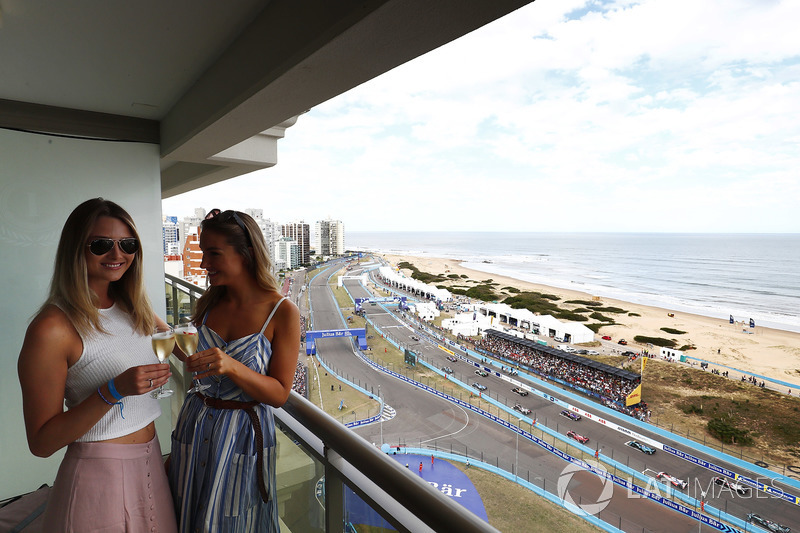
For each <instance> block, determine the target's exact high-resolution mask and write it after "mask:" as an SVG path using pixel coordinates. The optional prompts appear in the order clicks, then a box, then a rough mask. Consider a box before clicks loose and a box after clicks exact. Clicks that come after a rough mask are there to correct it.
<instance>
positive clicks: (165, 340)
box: [150, 326, 175, 398]
mask: <svg viewBox="0 0 800 533" xmlns="http://www.w3.org/2000/svg"><path fill="white" fill-rule="evenodd" d="M152 343H153V352H155V354H156V357H158V360H159V362H161V363H163V362H164V361H166V360H167V358H169V355H170V354H171V353H172V349H173V348H175V332H174V331H173V330H172V328H171V327H169V326H167V327H166V328H165V327H164V326H156V327H155V328H154V330H153V336H152ZM174 393H175V391H173V390H170V389H164V385H161V386H160V387H159V388H158V390H157V391H153V392H151V393H150V396H152V397H153V398H167V397H169V396H172V395H173V394H174Z"/></svg>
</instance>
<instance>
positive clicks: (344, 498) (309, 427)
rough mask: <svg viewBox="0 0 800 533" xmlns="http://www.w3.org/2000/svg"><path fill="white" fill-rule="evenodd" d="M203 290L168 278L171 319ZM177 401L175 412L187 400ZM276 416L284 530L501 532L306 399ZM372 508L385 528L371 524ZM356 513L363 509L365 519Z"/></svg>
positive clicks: (176, 373) (179, 377) (294, 398)
mask: <svg viewBox="0 0 800 533" xmlns="http://www.w3.org/2000/svg"><path fill="white" fill-rule="evenodd" d="M202 293H203V289H201V288H198V287H197V286H194V285H192V284H190V283H187V282H185V281H183V280H181V279H178V278H175V277H174V276H170V275H167V276H166V298H167V315H168V320H169V321H170V322H171V323H175V322H179V321H180V319H181V318H182V317H186V316H189V315H191V311H192V309H193V308H194V302H195V301H196V299H197V298H199V297H200V296H201V295H202ZM180 367H182V365H178V367H176V368H174V369H173V377H174V378H175V379H176V381H177V382H178V383H179V386H178V387H175V388H176V389H178V391H183V390H186V387H185V386H184V385H185V384H186V383H185V381H186V380H185V379H184V375H183V370H182V368H180ZM176 396H178V397H177V398H176ZM176 396H173V409H172V410H173V412H176V411H177V409H179V408H180V405H181V403H182V401H183V399H182V397H180V396H179V394H176ZM275 418H276V424H277V428H276V429H277V442H278V445H277V448H278V459H277V465H278V466H277V472H276V479H277V487H278V495H277V496H278V505H279V510H280V517H281V521H282V524H281V526H282V528H283V531H297V532H300V531H302V532H314V531H321V532H337V533H338V532H340V531H348V532H349V531H358V530H361V529H362V527H361V526H364V527H366V528H368V530H369V531H376V530H377V531H382V530H385V529H390V528H394V529H397V530H398V531H408V532H414V533H417V532H426V531H436V532H439V531H441V532H444V531H447V532H449V531H459V532H497V530H496V529H495V528H494V527H492V526H490V525H489V524H488V523H486V522H485V521H483V520H482V519H480V518H478V517H477V516H476V515H474V514H472V513H471V512H469V511H468V510H467V509H465V508H464V507H463V506H461V505H459V504H458V503H456V502H455V501H453V500H451V499H450V498H449V497H448V496H445V495H444V494H442V493H441V492H439V491H437V490H435V489H434V488H433V487H431V486H430V485H429V484H428V483H426V482H425V481H424V480H423V479H421V478H420V477H419V476H415V475H413V474H411V473H410V472H409V470H408V469H406V468H403V467H402V466H401V465H400V464H399V463H397V462H396V461H394V460H392V459H391V458H389V457H387V456H386V454H384V453H382V452H381V451H380V450H379V449H378V448H377V447H375V446H374V445H373V444H371V443H369V442H367V441H366V440H365V439H363V438H362V437H360V436H358V435H356V434H355V433H354V432H352V431H351V430H349V429H348V428H346V427H344V426H343V425H342V424H341V423H340V422H338V421H337V420H335V419H334V418H333V417H331V416H330V415H328V414H327V413H325V412H323V411H322V410H321V409H319V408H317V407H316V406H315V405H313V404H312V403H311V402H309V401H308V400H306V399H305V398H303V397H302V396H300V395H299V394H297V393H295V392H292V394H291V395H290V396H289V400H288V401H287V402H286V405H284V406H283V407H282V408H281V409H276V410H275ZM362 502H363V503H362ZM365 506H367V507H368V508H369V509H371V510H372V511H374V516H375V517H376V519H377V521H378V522H380V523H374V521H373V523H365V522H364V516H365V513H364V512H363V509H364V508H365ZM356 508H358V509H360V510H361V511H359V513H358V518H356V516H355V513H354V512H353V510H354V509H356ZM368 514H371V513H368ZM381 519H382V520H381ZM383 521H385V522H383Z"/></svg>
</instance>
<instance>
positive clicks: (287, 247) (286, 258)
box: [273, 237, 300, 272]
mask: <svg viewBox="0 0 800 533" xmlns="http://www.w3.org/2000/svg"><path fill="white" fill-rule="evenodd" d="M273 263H274V265H273V267H274V269H275V271H276V272H277V271H279V270H294V269H295V268H297V267H298V266H300V247H299V246H298V244H297V241H295V240H293V239H291V238H289V237H280V238H279V239H278V240H276V241H275V258H274V260H273Z"/></svg>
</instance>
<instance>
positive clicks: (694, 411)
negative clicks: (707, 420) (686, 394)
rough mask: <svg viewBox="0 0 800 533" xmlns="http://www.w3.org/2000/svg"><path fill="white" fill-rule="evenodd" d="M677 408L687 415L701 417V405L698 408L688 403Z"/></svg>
mask: <svg viewBox="0 0 800 533" xmlns="http://www.w3.org/2000/svg"><path fill="white" fill-rule="evenodd" d="M678 407H679V408H680V410H681V411H683V412H684V413H686V414H687V415H691V414H698V415H702V414H703V406H702V405H701V406H699V407H698V406H697V405H695V404H693V403H689V404H683V405H680V406H678Z"/></svg>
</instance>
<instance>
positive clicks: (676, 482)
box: [656, 472, 689, 489]
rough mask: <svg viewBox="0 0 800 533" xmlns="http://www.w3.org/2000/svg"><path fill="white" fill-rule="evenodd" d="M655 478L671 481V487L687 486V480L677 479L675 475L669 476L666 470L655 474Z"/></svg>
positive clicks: (683, 487) (680, 487)
mask: <svg viewBox="0 0 800 533" xmlns="http://www.w3.org/2000/svg"><path fill="white" fill-rule="evenodd" d="M656 479H661V480H666V481H669V482H670V483H672V486H673V487H678V488H679V489H685V488H686V487H688V486H689V483H688V482H686V481H684V480H682V479H678V478H676V477H675V476H671V475H669V474H667V473H666V472H659V473H658V474H656Z"/></svg>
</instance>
